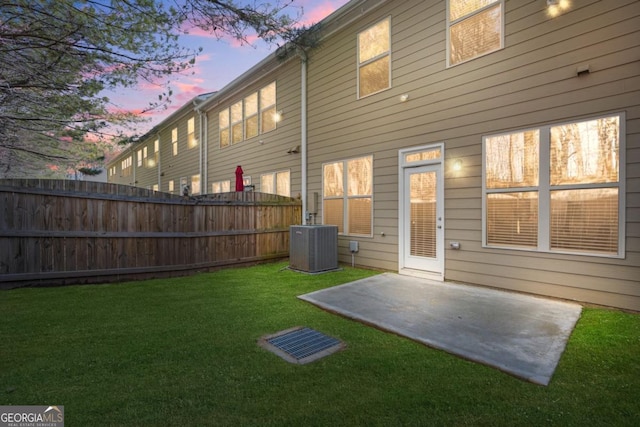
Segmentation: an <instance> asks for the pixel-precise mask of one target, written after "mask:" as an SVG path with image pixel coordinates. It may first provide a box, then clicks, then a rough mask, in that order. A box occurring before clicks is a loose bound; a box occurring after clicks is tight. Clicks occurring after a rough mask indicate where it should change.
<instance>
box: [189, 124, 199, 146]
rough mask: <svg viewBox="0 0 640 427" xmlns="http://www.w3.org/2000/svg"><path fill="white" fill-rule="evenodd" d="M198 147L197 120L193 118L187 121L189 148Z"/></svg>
mask: <svg viewBox="0 0 640 427" xmlns="http://www.w3.org/2000/svg"><path fill="white" fill-rule="evenodd" d="M197 145H198V138H196V119H195V117H191V118H190V119H189V120H187V147H189V148H193V147H195V146H197Z"/></svg>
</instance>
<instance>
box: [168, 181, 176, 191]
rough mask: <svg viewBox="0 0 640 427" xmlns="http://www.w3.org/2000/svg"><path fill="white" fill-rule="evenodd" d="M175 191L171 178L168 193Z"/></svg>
mask: <svg viewBox="0 0 640 427" xmlns="http://www.w3.org/2000/svg"><path fill="white" fill-rule="evenodd" d="M174 191H175V182H174V181H173V180H170V181H169V193H173V192H174Z"/></svg>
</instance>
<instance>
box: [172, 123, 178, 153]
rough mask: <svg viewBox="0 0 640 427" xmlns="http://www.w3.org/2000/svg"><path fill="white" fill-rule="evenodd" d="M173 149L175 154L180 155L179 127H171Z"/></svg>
mask: <svg viewBox="0 0 640 427" xmlns="http://www.w3.org/2000/svg"><path fill="white" fill-rule="evenodd" d="M171 150H172V152H173V155H174V156H177V155H178V128H173V129H171Z"/></svg>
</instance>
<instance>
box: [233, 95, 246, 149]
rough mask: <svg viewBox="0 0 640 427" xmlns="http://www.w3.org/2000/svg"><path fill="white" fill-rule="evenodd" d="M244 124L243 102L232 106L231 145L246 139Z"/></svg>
mask: <svg viewBox="0 0 640 427" xmlns="http://www.w3.org/2000/svg"><path fill="white" fill-rule="evenodd" d="M242 131H243V124H242V101H238V102H236V103H235V104H233V105H232V106H231V143H232V144H237V143H238V142H242V140H243V139H244V134H243V132H242Z"/></svg>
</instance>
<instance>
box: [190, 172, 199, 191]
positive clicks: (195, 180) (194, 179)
mask: <svg viewBox="0 0 640 427" xmlns="http://www.w3.org/2000/svg"><path fill="white" fill-rule="evenodd" d="M191 194H200V174H198V175H192V176H191Z"/></svg>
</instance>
